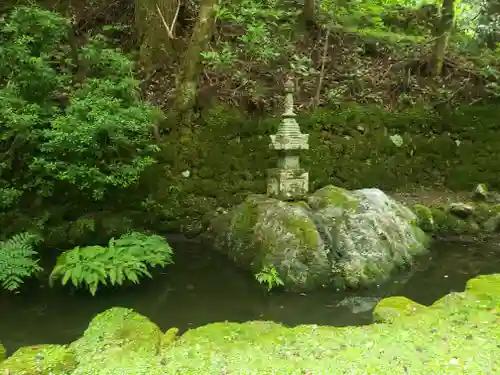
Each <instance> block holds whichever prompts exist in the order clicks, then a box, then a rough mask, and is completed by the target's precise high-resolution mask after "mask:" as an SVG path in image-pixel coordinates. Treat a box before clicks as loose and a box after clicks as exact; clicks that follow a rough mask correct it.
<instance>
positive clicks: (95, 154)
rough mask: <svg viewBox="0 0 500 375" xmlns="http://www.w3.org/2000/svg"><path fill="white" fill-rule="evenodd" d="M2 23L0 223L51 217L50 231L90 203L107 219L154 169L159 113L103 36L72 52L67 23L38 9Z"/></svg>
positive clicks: (8, 230)
mask: <svg viewBox="0 0 500 375" xmlns="http://www.w3.org/2000/svg"><path fill="white" fill-rule="evenodd" d="M3 21H4V22H2V23H1V24H0V61H1V62H2V64H1V65H0V103H2V105H1V106H0V198H1V199H0V201H1V202H2V203H0V207H1V208H2V209H8V210H9V211H8V212H7V211H4V212H2V213H0V225H2V224H4V223H7V224H9V225H10V224H11V222H10V221H9V218H11V217H12V216H17V217H19V216H21V215H26V216H28V217H30V218H31V217H33V216H37V215H38V216H44V215H45V214H46V213H50V214H49V216H50V217H47V220H45V221H44V223H45V224H46V225H48V226H57V225H60V218H65V217H70V219H71V220H76V219H78V217H79V216H80V215H81V213H82V212H84V211H86V210H87V209H89V207H92V206H91V205H93V206H94V207H93V208H94V210H95V211H101V210H102V205H103V203H102V202H105V201H107V203H106V204H108V205H109V204H113V203H114V202H116V200H117V199H119V198H117V197H118V196H119V192H120V191H123V190H124V189H126V188H128V187H130V186H132V185H134V184H135V183H136V182H137V181H138V179H139V177H140V175H141V173H142V172H143V171H144V170H145V169H146V168H148V167H149V166H150V165H152V164H153V163H155V155H156V153H157V151H159V148H158V147H157V146H156V145H155V144H154V142H152V139H151V128H152V126H153V125H154V124H155V122H156V121H158V120H159V119H160V118H161V116H162V115H161V113H160V112H159V111H158V110H157V109H156V108H154V107H153V106H151V105H149V104H147V103H146V102H144V101H142V100H141V98H140V94H139V93H140V90H139V85H138V82H137V81H136V80H134V78H133V62H132V61H131V60H129V59H128V58H127V57H126V56H125V55H124V54H123V53H122V52H121V51H120V50H118V49H115V48H111V47H110V45H109V44H108V43H107V41H106V39H105V38H104V37H103V36H102V35H93V36H92V37H90V38H89V40H88V41H87V42H86V43H85V44H82V45H71V44H70V43H69V41H68V32H69V30H70V27H71V22H70V20H69V19H66V18H64V17H63V16H61V15H60V14H58V13H54V12H50V11H47V10H44V9H41V8H38V7H17V8H15V9H14V10H13V11H12V12H11V13H9V14H8V15H7V16H6V17H5V19H4V20H3ZM111 199H113V203H109V200H111ZM57 207H61V209H57ZM26 208H29V209H26ZM23 210H24V211H23ZM61 210H64V211H65V212H60V211H61ZM56 211H57V212H58V215H56V214H54V212H56ZM13 213H14V215H13ZM54 216H57V219H54V220H52V218H53V217H54ZM57 220H59V221H57ZM63 220H64V219H63ZM28 229H29V228H22V230H28ZM45 229H47V230H48V229H49V228H45ZM18 231H19V228H10V227H9V228H6V230H5V232H4V234H6V235H10V234H11V233H17V232H18Z"/></svg>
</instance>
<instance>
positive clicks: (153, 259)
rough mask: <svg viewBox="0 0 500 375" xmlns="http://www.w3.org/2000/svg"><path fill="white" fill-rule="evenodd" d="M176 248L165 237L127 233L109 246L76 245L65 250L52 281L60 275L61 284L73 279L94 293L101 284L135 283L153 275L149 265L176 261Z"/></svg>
mask: <svg viewBox="0 0 500 375" xmlns="http://www.w3.org/2000/svg"><path fill="white" fill-rule="evenodd" d="M172 256H173V252H172V249H171V248H170V246H169V245H168V243H167V242H166V241H165V239H164V238H163V237H160V236H157V235H150V236H148V235H145V234H142V233H136V232H132V233H128V234H125V235H123V236H121V237H120V238H118V239H114V238H112V239H111V240H110V241H109V243H108V246H107V247H103V246H86V247H75V248H74V249H71V250H67V251H65V252H64V253H62V254H61V255H60V256H59V257H58V259H57V264H56V266H55V267H54V269H53V270H52V273H51V275H50V284H51V285H53V283H54V281H55V280H57V279H60V280H61V283H62V285H66V284H67V283H68V281H71V283H72V284H73V286H75V287H76V288H79V287H85V288H88V290H89V291H90V293H91V294H92V295H95V294H96V292H97V289H98V287H99V286H100V285H111V286H116V285H122V284H123V283H124V282H125V281H131V282H133V283H135V284H138V283H139V282H140V278H141V277H144V276H147V277H152V276H151V273H150V272H149V271H148V267H155V266H160V267H165V266H166V265H168V264H172V263H173V259H172Z"/></svg>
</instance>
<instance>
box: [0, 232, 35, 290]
mask: <svg viewBox="0 0 500 375" xmlns="http://www.w3.org/2000/svg"><path fill="white" fill-rule="evenodd" d="M40 240H41V238H40V237H39V236H37V235H35V234H33V233H28V232H26V233H19V234H16V235H15V236H13V237H11V238H10V239H8V240H7V241H1V242H0V284H1V286H2V288H3V289H7V290H9V291H15V290H17V289H18V288H19V287H20V286H21V284H22V283H23V280H24V279H25V278H26V277H30V276H32V275H33V274H35V273H36V272H39V271H41V270H42V268H41V267H40V266H39V265H38V259H36V258H35V257H36V256H37V255H38V253H37V252H36V251H35V249H34V246H36V245H37V244H38V243H39V242H40Z"/></svg>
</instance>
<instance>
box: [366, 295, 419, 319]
mask: <svg viewBox="0 0 500 375" xmlns="http://www.w3.org/2000/svg"><path fill="white" fill-rule="evenodd" d="M426 308H427V307H426V306H424V305H421V304H419V303H417V302H414V301H412V300H411V299H408V298H406V297H399V296H394V297H389V298H384V299H383V300H381V301H380V302H379V303H378V304H377V306H375V309H374V310H373V320H374V321H375V322H379V323H380V322H392V321H394V320H395V319H398V318H400V317H403V316H410V315H414V314H418V313H420V312H422V311H425V309H426Z"/></svg>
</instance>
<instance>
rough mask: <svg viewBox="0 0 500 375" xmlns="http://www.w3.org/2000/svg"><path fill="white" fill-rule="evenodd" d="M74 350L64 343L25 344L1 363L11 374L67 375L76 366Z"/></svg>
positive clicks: (2, 372)
mask: <svg viewBox="0 0 500 375" xmlns="http://www.w3.org/2000/svg"><path fill="white" fill-rule="evenodd" d="M76 365H77V362H76V359H75V356H74V354H73V352H72V351H71V350H70V349H68V347H67V346H64V345H37V346H25V347H22V348H20V349H19V350H17V351H16V352H15V353H14V354H13V355H12V356H10V357H9V358H7V359H6V360H5V361H3V362H2V363H0V373H1V374H9V375H35V374H37V375H38V374H40V375H67V374H69V373H71V372H72V371H73V370H74V369H75V368H76Z"/></svg>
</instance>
